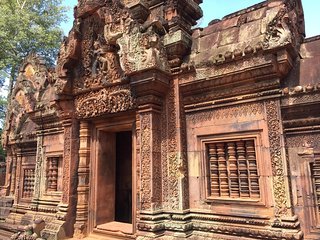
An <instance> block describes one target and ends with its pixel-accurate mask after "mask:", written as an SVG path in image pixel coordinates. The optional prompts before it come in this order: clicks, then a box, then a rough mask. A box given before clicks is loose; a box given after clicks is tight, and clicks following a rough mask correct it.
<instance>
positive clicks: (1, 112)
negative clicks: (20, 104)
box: [0, 96, 7, 130]
mask: <svg viewBox="0 0 320 240" xmlns="http://www.w3.org/2000/svg"><path fill="white" fill-rule="evenodd" d="M6 111H7V98H6V97H4V96H0V130H1V129H2V128H3V124H4V119H5V116H6Z"/></svg>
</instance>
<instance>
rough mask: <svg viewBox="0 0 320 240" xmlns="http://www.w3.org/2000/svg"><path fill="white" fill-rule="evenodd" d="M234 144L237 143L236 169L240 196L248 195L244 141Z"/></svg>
mask: <svg viewBox="0 0 320 240" xmlns="http://www.w3.org/2000/svg"><path fill="white" fill-rule="evenodd" d="M236 145H237V154H238V170H239V179H240V181H239V184H240V197H250V194H249V180H248V167H247V159H246V150H245V142H244V141H238V142H237V143H236Z"/></svg>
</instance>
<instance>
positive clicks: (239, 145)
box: [207, 139, 260, 199]
mask: <svg viewBox="0 0 320 240" xmlns="http://www.w3.org/2000/svg"><path fill="white" fill-rule="evenodd" d="M207 157H208V163H209V197H211V198H253V199H257V198H260V188H259V174H258V167H257V159H256V153H255V143H254V139H248V140H236V141H227V142H214V143H209V144H207Z"/></svg>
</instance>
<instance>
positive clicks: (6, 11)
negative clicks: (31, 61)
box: [0, 0, 67, 91]
mask: <svg viewBox="0 0 320 240" xmlns="http://www.w3.org/2000/svg"><path fill="white" fill-rule="evenodd" d="M66 10H67V9H66V8H65V7H64V6H62V0H0V13H1V14H0V86H1V85H2V84H3V83H4V80H5V79H6V78H9V91H10V90H11V89H12V86H13V82H14V79H15V78H16V74H17V72H18V68H19V66H20V64H21V63H22V61H23V59H24V58H25V57H26V56H27V55H28V54H30V53H31V52H33V53H37V54H38V55H40V56H42V57H44V58H45V59H46V60H47V61H48V62H49V63H51V64H53V63H54V59H55V58H56V55H57V52H58V49H59V45H60V42H61V39H62V36H63V32H62V29H61V28H60V27H59V26H60V24H61V22H63V21H65V20H66Z"/></svg>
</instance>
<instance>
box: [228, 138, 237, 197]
mask: <svg viewBox="0 0 320 240" xmlns="http://www.w3.org/2000/svg"><path fill="white" fill-rule="evenodd" d="M227 146H228V156H229V157H228V169H229V174H230V175H229V180H230V196H231V197H240V194H239V175H238V165H237V158H236V150H235V142H228V143H227Z"/></svg>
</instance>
